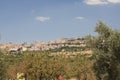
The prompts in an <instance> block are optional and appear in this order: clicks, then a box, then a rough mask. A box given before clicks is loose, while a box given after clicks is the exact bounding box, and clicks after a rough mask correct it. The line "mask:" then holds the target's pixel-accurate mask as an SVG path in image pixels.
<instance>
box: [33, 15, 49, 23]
mask: <svg viewBox="0 0 120 80" xmlns="http://www.w3.org/2000/svg"><path fill="white" fill-rule="evenodd" d="M35 20H37V21H40V22H44V21H47V20H50V17H43V16H37V17H36V18H35Z"/></svg>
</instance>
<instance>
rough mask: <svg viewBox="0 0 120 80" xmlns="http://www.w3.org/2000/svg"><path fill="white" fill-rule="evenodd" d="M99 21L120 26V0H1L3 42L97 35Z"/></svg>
mask: <svg viewBox="0 0 120 80" xmlns="http://www.w3.org/2000/svg"><path fill="white" fill-rule="evenodd" d="M99 20H101V21H103V22H105V23H106V24H107V25H108V26H110V27H111V28H113V29H120V0H0V35H1V38H0V42H33V41H49V40H56V39H60V38H71V37H83V36H85V35H88V34H92V35H94V34H96V33H95V32H94V28H95V26H96V23H97V22H98V21H99Z"/></svg>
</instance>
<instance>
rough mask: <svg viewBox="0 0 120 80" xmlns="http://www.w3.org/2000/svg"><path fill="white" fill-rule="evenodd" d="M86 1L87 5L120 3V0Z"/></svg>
mask: <svg viewBox="0 0 120 80" xmlns="http://www.w3.org/2000/svg"><path fill="white" fill-rule="evenodd" d="M83 2H84V3H86V4H87V5H105V4H110V3H114V4H117V3H120V0H84V1H83Z"/></svg>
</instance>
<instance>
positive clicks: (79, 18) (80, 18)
mask: <svg viewBox="0 0 120 80" xmlns="http://www.w3.org/2000/svg"><path fill="white" fill-rule="evenodd" d="M75 19H78V20H82V19H84V17H81V16H79V17H76V18H75Z"/></svg>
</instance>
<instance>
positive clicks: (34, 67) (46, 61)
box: [0, 21, 120, 80]
mask: <svg viewBox="0 0 120 80" xmlns="http://www.w3.org/2000/svg"><path fill="white" fill-rule="evenodd" d="M95 32H97V33H98V35H97V36H86V39H85V40H86V44H87V45H86V47H61V48H59V49H54V50H48V51H30V52H28V51H27V52H24V53H22V54H20V53H18V54H15V55H7V54H6V53H5V52H0V80H16V79H17V80H19V79H20V78H25V80H56V77H57V76H58V75H61V76H62V77H63V80H64V79H71V78H76V79H77V80H120V31H119V30H112V29H111V28H109V26H107V25H106V24H105V23H103V22H101V21H100V22H99V23H98V24H97V25H96V28H95ZM86 48H87V49H90V50H93V55H92V56H88V55H87V54H81V51H84V50H86ZM52 52H54V53H55V52H66V53H68V54H69V53H70V52H80V53H79V54H78V53H77V55H75V56H71V55H67V56H66V55H51V53H52ZM18 73H19V74H23V75H22V76H21V77H19V79H18Z"/></svg>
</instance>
